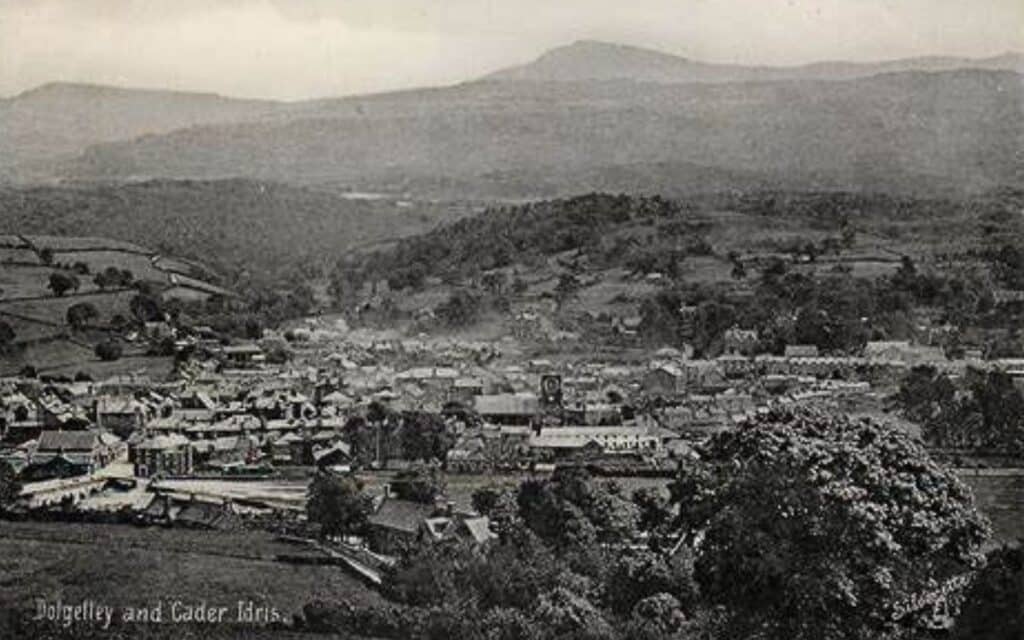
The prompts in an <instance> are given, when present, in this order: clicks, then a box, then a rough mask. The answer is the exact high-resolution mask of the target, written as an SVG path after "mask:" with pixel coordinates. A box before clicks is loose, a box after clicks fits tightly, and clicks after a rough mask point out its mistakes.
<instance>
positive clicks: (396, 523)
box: [367, 498, 435, 533]
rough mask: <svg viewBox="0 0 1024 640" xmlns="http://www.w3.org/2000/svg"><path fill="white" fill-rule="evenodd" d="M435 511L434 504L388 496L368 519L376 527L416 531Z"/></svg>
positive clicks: (408, 531)
mask: <svg viewBox="0 0 1024 640" xmlns="http://www.w3.org/2000/svg"><path fill="white" fill-rule="evenodd" d="M434 511H435V507H434V506H433V505H427V504H420V503H419V502H410V501H408V500H397V499H395V498H387V499H385V500H384V502H383V503H381V505H380V508H379V509H377V512H376V513H374V514H373V515H371V516H370V517H369V518H368V519H367V520H368V522H369V523H370V525H371V526H374V527H381V528H383V529H391V530H393V531H401V532H403V533H416V532H417V531H418V530H419V528H420V524H421V523H422V522H423V521H424V520H426V519H427V518H429V517H430V516H432V515H433V514H434Z"/></svg>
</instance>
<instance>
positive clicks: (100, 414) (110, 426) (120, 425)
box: [96, 396, 147, 438]
mask: <svg viewBox="0 0 1024 640" xmlns="http://www.w3.org/2000/svg"><path fill="white" fill-rule="evenodd" d="M146 410H147V407H146V405H145V404H143V403H141V402H139V401H138V400H136V399H135V398H133V397H130V396H129V397H111V396H100V397H99V398H97V399H96V426H97V427H99V428H100V429H107V430H110V431H113V432H114V433H116V434H117V435H118V436H119V437H122V438H127V437H128V436H129V435H131V433H132V432H133V431H136V430H139V429H142V428H143V427H145V426H146V419H147V415H146Z"/></svg>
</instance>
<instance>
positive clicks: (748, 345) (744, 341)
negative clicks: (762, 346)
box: [722, 327, 760, 356]
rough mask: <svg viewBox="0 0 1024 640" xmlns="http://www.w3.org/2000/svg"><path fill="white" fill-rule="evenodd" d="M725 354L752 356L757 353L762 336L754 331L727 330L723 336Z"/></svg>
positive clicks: (735, 328)
mask: <svg viewBox="0 0 1024 640" xmlns="http://www.w3.org/2000/svg"><path fill="white" fill-rule="evenodd" d="M722 341H723V344H724V348H725V353H726V354H728V355H734V356H752V355H754V354H755V353H756V352H757V347H758V344H759V342H760V336H759V335H758V333H757V331H756V330H754V329H740V328H739V327H733V328H731V329H727V330H726V331H725V334H723V336H722Z"/></svg>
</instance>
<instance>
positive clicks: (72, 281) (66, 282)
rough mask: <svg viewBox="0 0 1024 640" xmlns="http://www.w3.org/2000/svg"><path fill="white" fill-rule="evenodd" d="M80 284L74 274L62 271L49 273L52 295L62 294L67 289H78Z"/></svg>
mask: <svg viewBox="0 0 1024 640" xmlns="http://www.w3.org/2000/svg"><path fill="white" fill-rule="evenodd" d="M80 286H81V283H80V282H79V280H78V278H77V277H75V275H74V274H71V273H65V272H63V271H54V272H53V273H51V274H50V283H49V287H50V290H51V291H53V293H54V295H57V296H62V295H64V294H65V293H67V292H68V291H78V288H79V287H80Z"/></svg>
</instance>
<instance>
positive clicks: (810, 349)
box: [782, 344, 818, 358]
mask: <svg viewBox="0 0 1024 640" xmlns="http://www.w3.org/2000/svg"><path fill="white" fill-rule="evenodd" d="M782 355H783V356H784V357H786V358H817V357H818V347H817V346H816V345H813V344H787V345H786V350H785V352H784V353H783V354H782Z"/></svg>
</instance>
